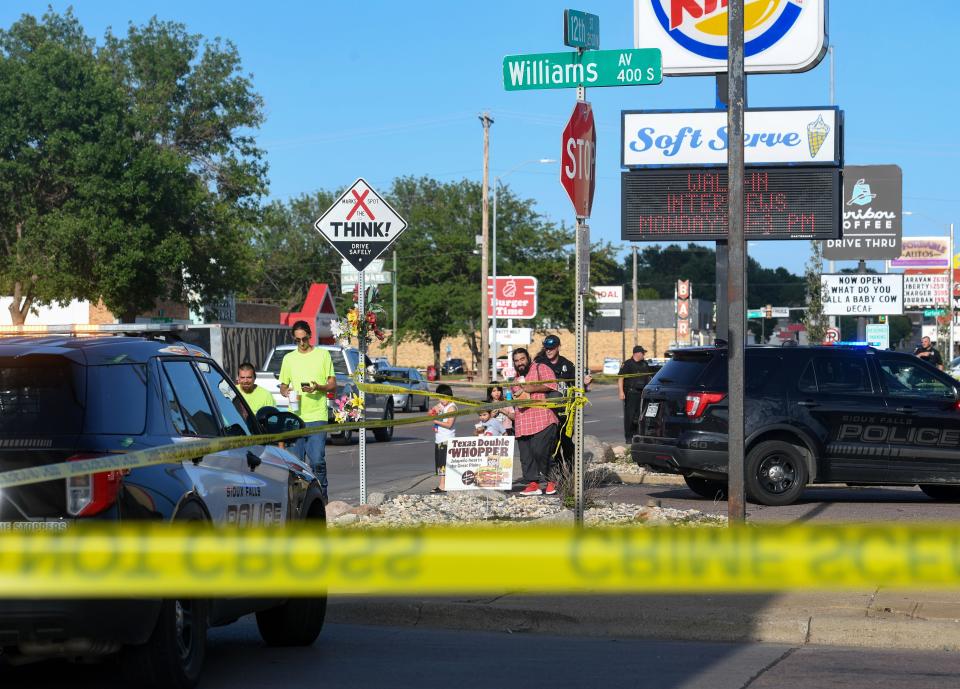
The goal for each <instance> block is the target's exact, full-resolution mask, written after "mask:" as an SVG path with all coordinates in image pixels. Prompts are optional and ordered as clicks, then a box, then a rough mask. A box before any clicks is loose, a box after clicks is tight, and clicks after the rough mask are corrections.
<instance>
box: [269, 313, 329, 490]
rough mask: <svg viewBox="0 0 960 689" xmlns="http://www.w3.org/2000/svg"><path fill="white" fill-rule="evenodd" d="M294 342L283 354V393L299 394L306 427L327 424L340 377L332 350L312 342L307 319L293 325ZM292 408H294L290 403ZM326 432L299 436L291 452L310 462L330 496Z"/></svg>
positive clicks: (300, 407) (285, 395) (281, 378)
mask: <svg viewBox="0 0 960 689" xmlns="http://www.w3.org/2000/svg"><path fill="white" fill-rule="evenodd" d="M292 331H293V341H294V343H295V344H296V345H297V348H296V349H295V350H293V351H292V352H290V353H289V354H287V355H286V356H284V357H283V362H282V363H281V364H280V394H282V395H283V396H284V397H290V395H291V392H292V393H293V394H294V395H296V396H298V397H299V410H298V411H296V412H295V413H297V414H298V415H299V416H300V418H301V419H303V421H304V423H306V425H307V427H313V426H317V427H320V426H324V425H326V423H327V393H328V392H336V391H337V378H336V375H335V374H334V371H333V360H332V359H331V358H330V352H328V351H327V350H325V349H319V348H317V347H314V346H313V344H311V342H310V337H311V334H312V333H311V330H310V325H309V324H308V323H307V322H306V321H297V322H296V323H294V324H293V328H292ZM290 411H294V409H293V405H292V404H291V409H290ZM326 451H327V434H326V433H314V434H313V435H308V436H306V437H303V438H298V439H297V442H296V443H295V444H294V446H293V449H292V452H293V454H294V455H296V456H297V457H299V458H300V459H301V460H302V461H304V462H306V463H307V464H309V465H310V466H311V467H312V469H313V472H314V474H316V477H317V480H318V481H319V482H320V488H321V490H322V491H323V497H324V499H326V497H327V459H326Z"/></svg>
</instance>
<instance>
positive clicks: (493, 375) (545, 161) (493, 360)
mask: <svg viewBox="0 0 960 689" xmlns="http://www.w3.org/2000/svg"><path fill="white" fill-rule="evenodd" d="M555 162H557V161H556V160H554V159H553V158H534V159H532V160H525V161H523V162H522V163H518V164H517V165H514V166H513V167H512V168H510V169H509V170H507V171H506V172H505V173H504V174H502V175H499V176H497V177H494V178H493V301H492V306H493V309H492V313H491V316H492V317H493V324H492V326H491V327H492V329H491V331H490V333H491V334H490V339H491V343H490V345H491V346H490V368H491V371H490V380H491V381H496V380H497V353H498V351H499V350H498V349H497V189H498V188H499V187H500V180H501V179H503V178H505V177H507V176H508V175H511V174H513V173H514V172H516V171H517V170H519V169H520V168H522V167H523V166H524V165H530V164H531V163H539V164H540V165H549V164H550V163H555Z"/></svg>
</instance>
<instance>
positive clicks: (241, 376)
mask: <svg viewBox="0 0 960 689" xmlns="http://www.w3.org/2000/svg"><path fill="white" fill-rule="evenodd" d="M256 381H257V369H255V368H254V367H253V364H251V363H250V362H249V361H244V362H243V363H242V364H240V368H239V369H238V370H237V385H238V386H239V388H240V394H241V395H243V399H244V400H246V402H247V406H248V407H250V411H252V412H253V415H254V416H256V415H257V412H258V411H259V410H260V409H262V408H263V407H275V406H277V403H276V402H274V401H273V395H271V394H270V393H269V392H267V390H265V389H264V388H262V387H260V386H259V385H257V382H256Z"/></svg>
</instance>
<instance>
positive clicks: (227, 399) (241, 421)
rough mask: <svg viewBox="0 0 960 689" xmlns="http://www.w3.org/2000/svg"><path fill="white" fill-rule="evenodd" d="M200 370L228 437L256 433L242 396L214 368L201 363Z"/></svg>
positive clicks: (251, 416)
mask: <svg viewBox="0 0 960 689" xmlns="http://www.w3.org/2000/svg"><path fill="white" fill-rule="evenodd" d="M197 363H198V364H199V366H198V368H199V369H200V373H201V374H202V375H203V378H204V380H206V381H207V386H208V387H209V388H210V396H211V397H213V402H214V404H215V405H216V406H217V411H218V412H219V413H220V421H222V422H223V428H224V432H225V433H226V434H227V435H250V434H252V433H256V428H255V427H254V425H253V415H252V414H250V411H249V410H248V409H247V406H246V405H245V404H244V403H243V402H242V401H241V399H240V394H239V393H238V392H237V391H236V390H234V388H233V386H232V385H230V383H229V382H228V381H227V380H226V379H225V378H224V377H223V376H222V375H221V374H220V372H219V371H217V370H216V369H215V368H213V367H212V366H210V365H208V364H206V363H204V362H202V361H199V362H197Z"/></svg>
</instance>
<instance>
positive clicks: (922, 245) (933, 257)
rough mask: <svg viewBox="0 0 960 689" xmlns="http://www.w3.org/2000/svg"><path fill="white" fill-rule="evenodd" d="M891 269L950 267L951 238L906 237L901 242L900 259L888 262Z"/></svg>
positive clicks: (944, 268)
mask: <svg viewBox="0 0 960 689" xmlns="http://www.w3.org/2000/svg"><path fill="white" fill-rule="evenodd" d="M887 265H888V266H889V267H890V268H941V269H943V270H944V271H946V270H947V268H949V267H950V238H949V237H946V236H942V237H941V236H937V235H934V236H932V237H904V238H903V239H902V240H901V242H900V257H899V258H895V259H893V260H892V261H887Z"/></svg>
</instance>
